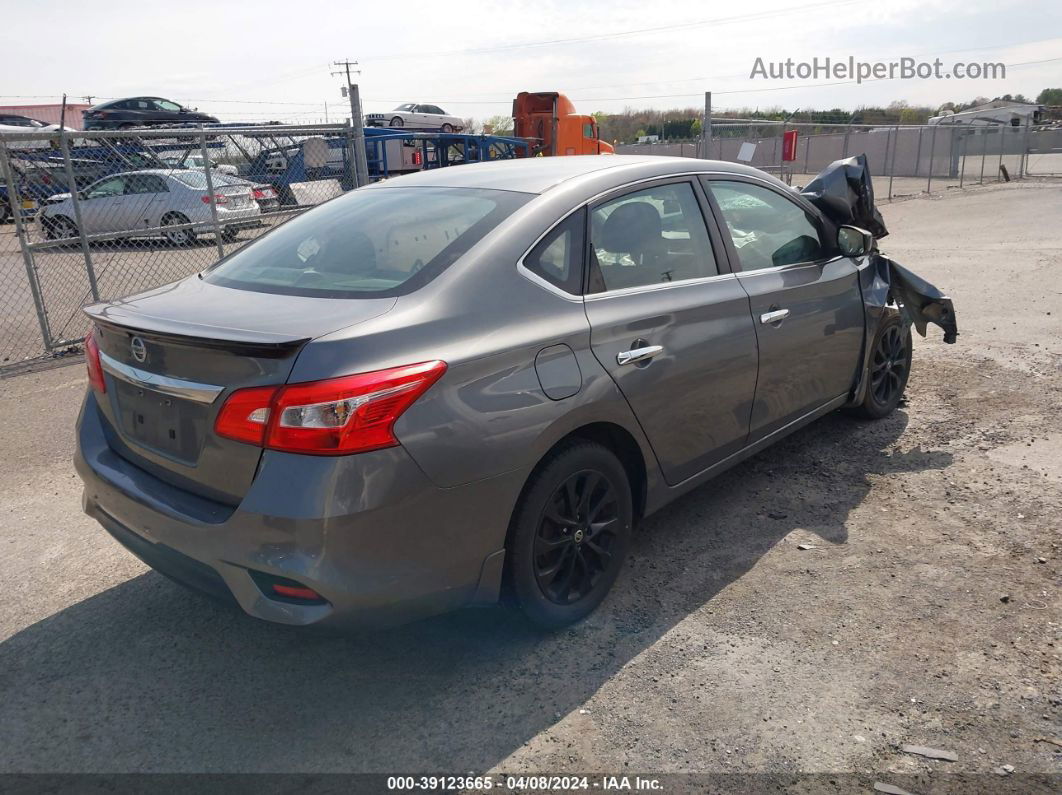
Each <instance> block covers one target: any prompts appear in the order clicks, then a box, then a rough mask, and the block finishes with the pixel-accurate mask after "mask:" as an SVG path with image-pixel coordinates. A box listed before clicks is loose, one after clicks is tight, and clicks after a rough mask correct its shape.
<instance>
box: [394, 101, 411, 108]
mask: <svg viewBox="0 0 1062 795" xmlns="http://www.w3.org/2000/svg"><path fill="white" fill-rule="evenodd" d="M414 107H416V106H415V105H414V104H413V103H412V102H407V103H405V104H404V105H399V106H398V107H397V108H395V110H413V108H414Z"/></svg>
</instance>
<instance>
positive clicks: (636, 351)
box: [616, 345, 664, 364]
mask: <svg viewBox="0 0 1062 795" xmlns="http://www.w3.org/2000/svg"><path fill="white" fill-rule="evenodd" d="M663 350H664V348H663V347H662V346H660V345H646V346H645V347H644V348H633V349H631V350H629V351H620V352H619V353H617V354H616V363H617V364H635V363H636V362H644V361H646V360H648V359H652V358H653V357H654V356H656V355H657V354H658V353H662V352H663Z"/></svg>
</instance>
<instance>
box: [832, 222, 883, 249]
mask: <svg viewBox="0 0 1062 795" xmlns="http://www.w3.org/2000/svg"><path fill="white" fill-rule="evenodd" d="M837 247H838V248H839V249H840V250H841V253H842V254H844V255H845V256H846V257H862V256H863V255H864V254H869V253H870V252H871V251H872V250H873V248H874V235H872V234H870V232H868V231H866V230H865V229H860V228H859V227H858V226H842V227H841V228H840V229H838V230H837Z"/></svg>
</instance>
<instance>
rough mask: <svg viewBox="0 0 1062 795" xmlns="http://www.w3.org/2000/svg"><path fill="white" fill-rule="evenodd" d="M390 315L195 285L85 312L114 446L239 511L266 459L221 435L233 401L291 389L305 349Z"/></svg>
mask: <svg viewBox="0 0 1062 795" xmlns="http://www.w3.org/2000/svg"><path fill="white" fill-rule="evenodd" d="M394 304H395V299H393V298H380V299H325V298H308V297H301V296H290V295H273V294H269V293H258V292H251V291H247V290H237V289H233V288H229V287H221V286H218V285H212V284H208V283H206V282H203V281H201V280H200V279H199V278H198V277H196V276H193V277H191V278H189V279H186V280H184V281H182V282H177V283H176V284H172V285H168V286H166V287H161V288H158V289H156V290H151V291H149V292H146V293H142V294H140V295H137V296H133V297H131V298H124V299H121V300H118V301H112V302H107V303H101V304H94V305H93V306H90V307H87V308H86V309H85V313H86V314H87V315H88V316H89V317H90V318H91V319H92V321H93V322H94V324H95V326H96V329H97V332H96V333H97V339H98V342H99V348H100V357H101V364H102V365H103V369H104V372H105V378H106V383H107V392H106V394H103V395H99V396H98V402H99V405H100V410H101V412H102V414H103V415H104V418H105V420H106V422H105V427H106V429H107V437H108V443H109V444H110V445H111V447H112V448H113V449H114V450H115V452H117V453H118V454H119V455H121V456H123V457H125V458H126V459H128V460H130V461H132V462H133V463H135V464H136V465H138V466H140V467H142V468H144V469H146V470H148V471H149V472H151V473H152V474H154V475H155V476H156V477H158V478H160V479H162V480H165V481H166V482H168V483H171V484H173V485H175V486H178V487H179V488H183V489H185V490H187V491H190V492H193V493H195V494H197V495H199V496H203V497H207V498H210V499H214V500H217V501H220V502H224V503H227V504H230V505H236V504H238V503H239V501H240V499H241V498H242V497H243V495H244V494H246V492H247V490H248V488H249V487H250V485H251V482H252V480H253V479H254V476H255V473H256V471H257V469H258V462H259V459H260V457H261V449H260V448H258V447H255V446H253V445H249V444H243V443H241V442H236V441H233V440H231V439H225V438H222V437H219V436H217V435H216V434H215V433H214V421H215V419H216V417H217V413H218V411H219V410H220V408H221V406H222V405H223V404H224V402H225V400H226V399H227V398H228V396H229V394H231V393H232V391H233V390H236V389H241V388H244V387H252V386H267V385H278V384H283V383H285V382H286V381H287V380H288V377H289V375H290V374H291V370H292V367H293V366H294V364H295V360H296V358H297V357H298V355H299V352H300V351H301V350H302V348H303V346H304V345H305V344H306V343H307V342H308V341H309V340H311V339H313V338H314V337H317V336H321V335H323V334H327V333H329V332H332V331H336V330H338V329H341V328H346V327H349V326H353V325H356V324H358V323H361V322H363V321H365V320H368V319H370V318H373V317H377V316H379V315H381V314H384V313H386V312H388V311H390V309H391V308H392V307H393V306H394Z"/></svg>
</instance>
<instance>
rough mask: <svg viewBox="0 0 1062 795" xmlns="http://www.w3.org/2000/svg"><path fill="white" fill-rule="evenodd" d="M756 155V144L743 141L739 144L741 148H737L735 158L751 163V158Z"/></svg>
mask: <svg viewBox="0 0 1062 795" xmlns="http://www.w3.org/2000/svg"><path fill="white" fill-rule="evenodd" d="M755 156H756V144H753V143H749V142H748V141H745V143H743V144H742V145H741V149H739V150H738V154H737V159H738V160H740V161H741V162H742V163H751V162H752V158H754V157H755Z"/></svg>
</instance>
